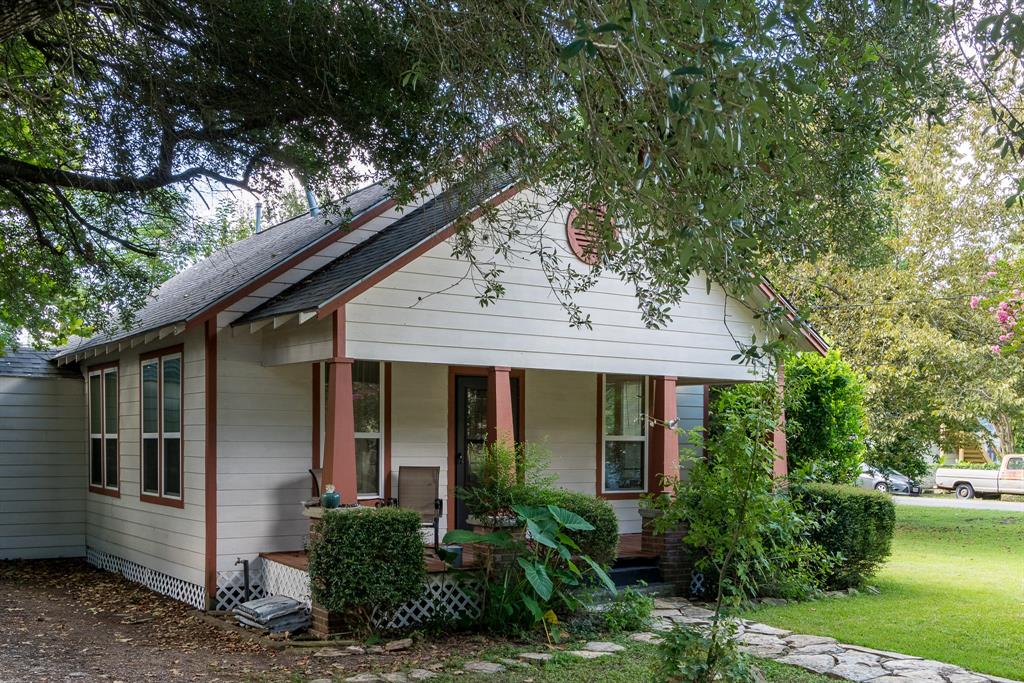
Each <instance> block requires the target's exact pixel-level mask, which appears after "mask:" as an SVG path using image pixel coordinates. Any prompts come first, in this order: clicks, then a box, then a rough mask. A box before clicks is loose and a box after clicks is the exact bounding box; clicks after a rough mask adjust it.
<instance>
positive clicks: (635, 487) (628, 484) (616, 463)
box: [604, 441, 644, 491]
mask: <svg viewBox="0 0 1024 683" xmlns="http://www.w3.org/2000/svg"><path fill="white" fill-rule="evenodd" d="M604 488H605V490H606V491H640V490H642V489H643V488H644V443H643V442H642V441H605V444H604Z"/></svg>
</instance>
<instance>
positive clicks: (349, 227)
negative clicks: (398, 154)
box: [186, 198, 397, 329]
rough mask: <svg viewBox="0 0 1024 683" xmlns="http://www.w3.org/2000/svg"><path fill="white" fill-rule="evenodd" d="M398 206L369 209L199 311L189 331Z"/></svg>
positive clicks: (390, 203)
mask: <svg viewBox="0 0 1024 683" xmlns="http://www.w3.org/2000/svg"><path fill="white" fill-rule="evenodd" d="M395 206H397V202H396V201H395V200H394V199H390V198H388V199H383V200H381V201H380V202H378V203H377V204H374V205H373V206H371V207H370V208H369V209H367V210H366V211H364V212H362V213H361V214H359V215H358V216H356V217H355V218H353V219H352V220H351V221H350V222H349V223H347V224H346V225H345V226H344V227H343V228H338V229H335V230H333V231H331V232H330V233H328V234H326V235H324V236H323V237H321V238H320V239H318V240H316V241H315V242H312V243H311V244H309V245H308V246H306V247H304V248H303V249H302V250H301V251H299V252H297V253H295V254H293V255H292V256H290V257H288V258H287V259H285V260H284V261H282V262H281V263H279V264H277V265H276V266H274V267H273V268H271V269H270V270H267V271H265V272H263V273H262V274H261V275H258V276H257V277H255V278H253V279H252V280H249V282H248V283H246V284H244V285H242V286H240V287H238V288H236V289H235V290H234V291H232V292H231V293H230V294H228V295H227V296H224V297H221V298H220V299H218V300H217V301H215V302H213V303H212V304H210V305H208V306H207V307H206V308H204V309H203V310H201V311H199V312H198V313H196V314H195V315H194V316H192V317H191V318H189V319H188V321H187V322H186V329H192V328H194V327H197V326H199V325H202V324H203V323H205V322H206V321H207V320H209V319H211V318H215V317H216V316H217V314H218V313H221V312H222V311H224V310H226V309H227V308H228V307H230V306H231V305H232V304H235V303H237V302H239V301H241V300H242V299H244V298H245V297H247V296H249V295H250V294H252V293H253V292H255V291H256V290H257V289H259V288H260V287H262V286H264V285H266V284H269V283H270V282H273V280H274V279H275V278H278V277H280V276H281V275H283V274H284V273H286V272H288V271H289V270H291V269H292V268H294V267H295V266H297V265H299V264H300V263H302V262H303V261H305V260H306V259H308V258H309V257H311V256H315V255H316V254H318V253H319V252H320V251H322V250H323V249H324V247H326V246H328V245H330V244H333V243H334V242H337V241H338V240H339V239H341V238H342V237H344V236H345V235H348V234H349V233H351V232H352V231H353V230H355V229H357V228H359V227H361V226H363V225H365V224H366V223H369V222H370V221H371V220H373V219H374V218H377V217H378V216H380V215H381V214H383V213H384V212H386V211H389V210H390V209H393V208H395Z"/></svg>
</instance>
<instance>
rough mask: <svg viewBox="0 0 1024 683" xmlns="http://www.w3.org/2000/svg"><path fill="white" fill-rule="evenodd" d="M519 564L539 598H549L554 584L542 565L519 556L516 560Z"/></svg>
mask: <svg viewBox="0 0 1024 683" xmlns="http://www.w3.org/2000/svg"><path fill="white" fill-rule="evenodd" d="M516 561H517V562H518V563H519V566H520V567H522V568H523V571H524V572H525V573H526V580H527V581H529V582H530V585H531V586H533V590H535V591H536V592H537V595H539V596H540V598H541V600H549V599H551V593H552V591H554V589H555V584H554V583H553V582H552V581H551V578H550V577H549V576H548V572H547V570H546V569H545V568H544V565H542V564H539V563H537V562H530V561H527V560H526V559H524V558H522V557H520V558H517V560H516Z"/></svg>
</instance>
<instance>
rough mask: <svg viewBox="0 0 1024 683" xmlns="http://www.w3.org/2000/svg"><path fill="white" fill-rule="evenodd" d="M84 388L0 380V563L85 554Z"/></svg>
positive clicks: (75, 382) (53, 381) (70, 382)
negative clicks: (9, 560) (20, 559)
mask: <svg viewBox="0 0 1024 683" xmlns="http://www.w3.org/2000/svg"><path fill="white" fill-rule="evenodd" d="M82 392H83V382H82V381H81V380H79V379H73V378H50V377H46V378H42V377H0V560H7V559H15V558H24V559H39V558H46V557H77V556H81V555H84V554H85V489H86V482H87V479H86V478H87V476H88V475H87V465H86V433H85V430H86V421H85V405H84V403H83V401H82Z"/></svg>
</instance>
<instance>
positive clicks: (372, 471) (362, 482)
mask: <svg viewBox="0 0 1024 683" xmlns="http://www.w3.org/2000/svg"><path fill="white" fill-rule="evenodd" d="M356 491H357V492H358V493H359V495H360V496H379V495H380V439H356Z"/></svg>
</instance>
